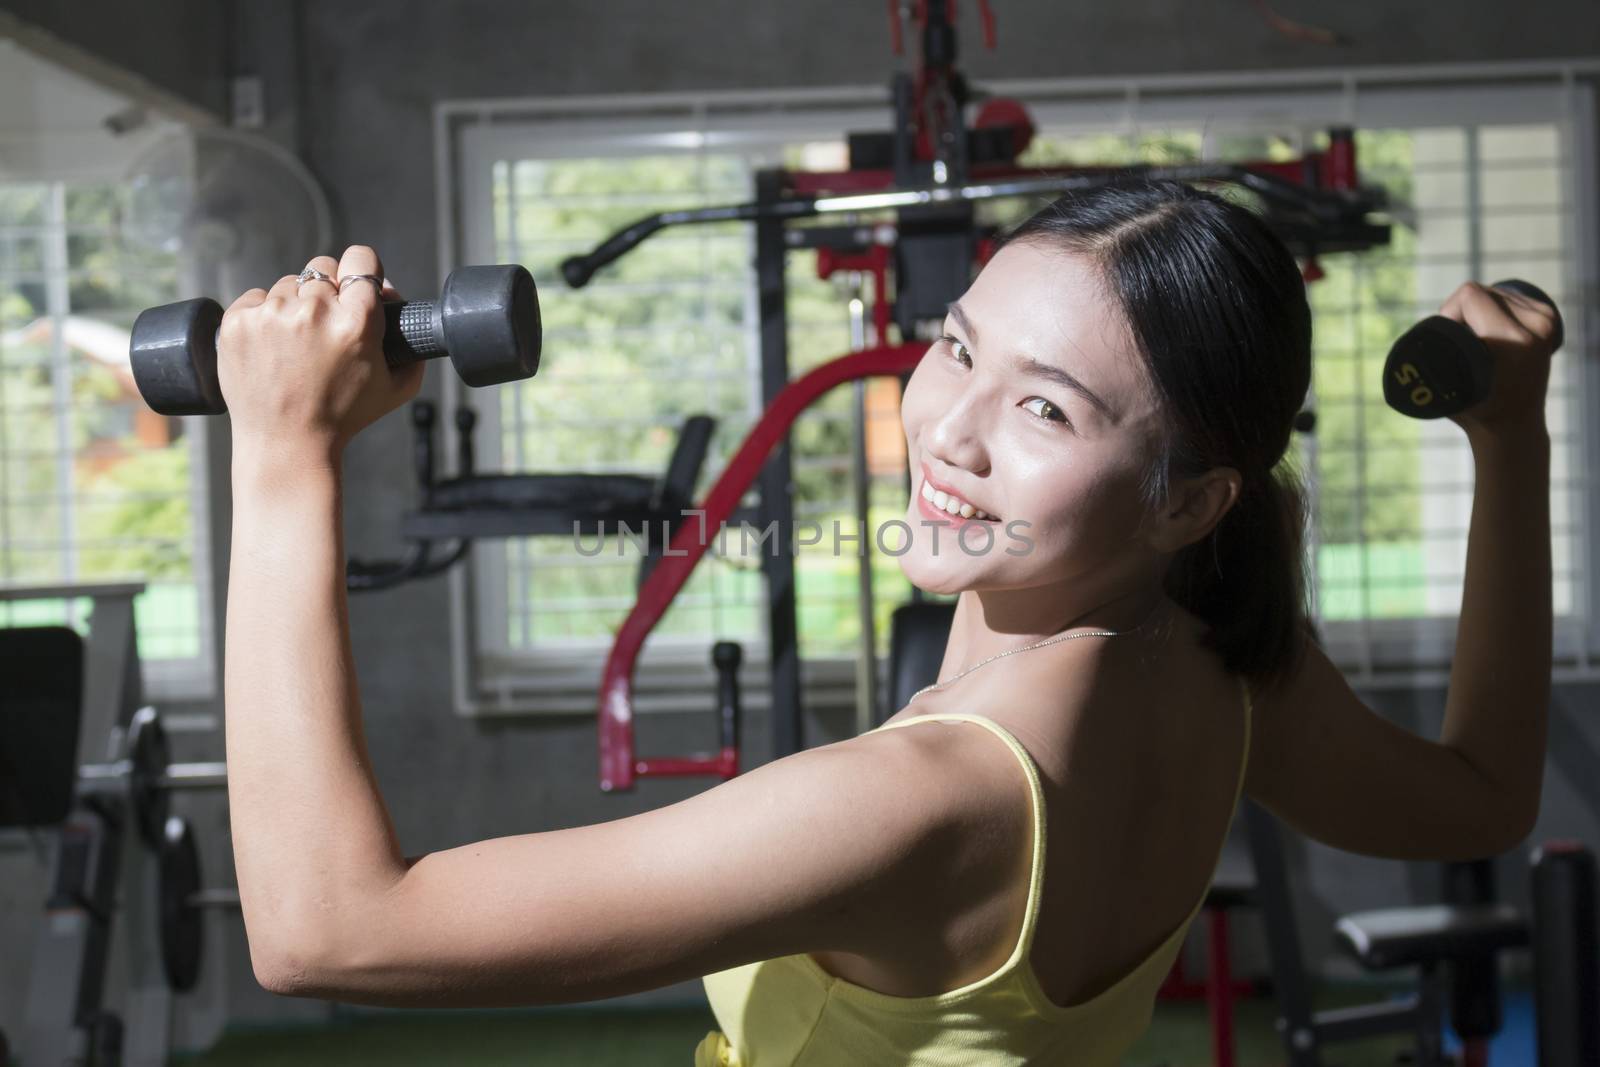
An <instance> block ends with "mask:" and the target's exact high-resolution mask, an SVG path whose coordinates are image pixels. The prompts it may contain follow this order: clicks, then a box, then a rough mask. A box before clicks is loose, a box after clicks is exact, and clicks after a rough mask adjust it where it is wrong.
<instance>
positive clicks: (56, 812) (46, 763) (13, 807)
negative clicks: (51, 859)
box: [0, 626, 83, 826]
mask: <svg viewBox="0 0 1600 1067" xmlns="http://www.w3.org/2000/svg"><path fill="white" fill-rule="evenodd" d="M0 679H3V681H0V826H58V825H60V824H61V823H62V822H65V821H66V818H67V814H68V813H69V812H70V811H71V810H72V791H73V787H74V786H75V785H76V784H77V779H78V769H77V766H76V763H77V759H78V722H79V718H80V717H81V712H82V705H83V639H82V638H80V637H79V636H78V635H77V633H76V632H75V631H73V630H70V629H68V628H66V627H64V626H39V627H18V628H16V629H8V630H7V629H0Z"/></svg>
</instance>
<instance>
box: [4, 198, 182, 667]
mask: <svg viewBox="0 0 1600 1067" xmlns="http://www.w3.org/2000/svg"><path fill="white" fill-rule="evenodd" d="M119 211H120V199H119V196H118V190H117V188H116V186H114V185H113V184H111V183H108V182H103V181H100V182H88V181H80V182H62V181H55V182H48V181H45V182H27V183H7V184H3V185H0V582H5V583H8V584H50V583H66V582H86V581H95V580H98V579H107V580H110V579H126V578H138V579H141V580H144V581H146V582H147V583H148V588H147V589H146V591H145V592H144V593H143V594H142V595H141V596H140V597H139V598H138V599H137V600H136V602H135V611H136V613H137V619H138V625H139V645H140V654H141V658H142V659H144V660H145V661H146V663H147V665H148V666H150V667H152V668H153V669H154V673H155V674H156V675H157V676H166V677H178V676H182V675H183V674H184V673H185V672H188V673H193V674H196V675H199V674H205V673H207V670H208V669H207V668H206V667H205V666H204V661H205V660H206V659H207V657H208V650H209V647H210V635H209V633H208V623H207V618H208V608H207V606H206V604H207V601H208V591H207V590H204V589H202V588H201V586H200V584H199V583H197V581H196V575H197V573H200V572H201V571H203V569H204V568H203V567H197V565H196V560H197V559H203V557H204V547H203V540H204V526H205V524H204V515H205V500H204V487H203V484H201V482H202V481H203V480H202V479H198V478H191V471H195V470H201V469H203V464H202V462H201V454H200V450H199V448H198V446H197V440H196V439H195V435H194V434H192V433H191V432H188V431H189V430H190V427H189V426H188V425H186V424H185V423H184V422H183V421H180V420H176V419H166V418H162V417H161V416H157V415H155V414H154V413H153V412H151V411H150V410H149V409H148V408H146V407H145V405H144V403H143V402H142V401H141V400H140V398H139V395H138V391H137V390H136V389H135V387H134V384H133V380H132V376H131V374H130V372H129V370H128V339H129V329H130V327H131V325H132V322H133V319H134V317H135V316H136V315H137V314H138V312H139V310H140V309H141V308H143V307H145V306H148V305H149V304H152V303H161V302H165V301H168V300H171V299H173V298H174V297H175V296H176V294H177V281H176V270H177V265H176V259H177V257H176V255H175V254H174V253H171V252H164V251H157V250H151V249H148V248H142V247H130V246H129V245H128V244H126V243H125V242H124V241H123V240H122V238H121V234H120V227H119V225H118V222H119ZM85 607H86V604H85V603H84V602H80V601H75V600H66V601H53V602H52V601H28V602H20V603H11V602H0V625H24V624H34V623H44V622H67V623H69V624H72V625H76V626H79V627H81V626H83V625H85V624H86V617H85V615H84V609H85ZM207 676H209V675H208V674H207Z"/></svg>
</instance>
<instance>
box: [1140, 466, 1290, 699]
mask: <svg viewBox="0 0 1600 1067" xmlns="http://www.w3.org/2000/svg"><path fill="white" fill-rule="evenodd" d="M1305 520H1306V498H1305V491H1304V490H1303V489H1302V488H1301V484H1300V480H1299V477H1298V476H1297V475H1296V473H1295V472H1294V470H1293V468H1292V467H1289V466H1287V465H1285V464H1280V465H1279V467H1278V468H1277V469H1275V470H1273V471H1271V472H1269V473H1267V474H1265V475H1260V474H1257V475H1253V476H1247V477H1246V478H1245V479H1244V483H1243V485H1242V487H1241V491H1240V495H1239V499H1238V500H1237V501H1235V502H1234V505H1233V507H1232V508H1230V509H1229V510H1228V512H1227V514H1225V515H1224V516H1223V517H1222V520H1221V521H1220V522H1218V523H1217V525H1216V526H1215V527H1214V528H1213V529H1212V531H1211V532H1210V534H1208V535H1207V536H1206V537H1203V538H1201V539H1200V540H1199V541H1196V542H1194V543H1193V544H1190V545H1186V546H1185V547H1184V548H1183V549H1181V550H1180V551H1179V552H1178V554H1177V555H1176V556H1174V557H1173V560H1172V564H1171V567H1170V569H1169V570H1168V571H1167V581H1166V591H1167V595H1168V596H1170V597H1172V599H1173V600H1174V601H1176V602H1177V603H1178V604H1179V605H1181V606H1182V607H1183V608H1185V609H1186V610H1188V611H1190V612H1192V613H1193V614H1195V615H1196V616H1198V617H1199V618H1201V619H1203V620H1204V621H1205V622H1206V623H1207V624H1208V626H1209V627H1210V630H1209V632H1208V633H1207V634H1206V637H1205V642H1206V644H1207V645H1208V646H1209V647H1210V648H1212V649H1214V650H1215V651H1216V652H1217V654H1218V655H1219V656H1221V658H1222V661H1223V663H1224V665H1226V667H1227V669H1228V670H1230V671H1232V672H1234V673H1236V674H1243V675H1245V676H1247V677H1249V678H1250V679H1251V680H1252V681H1261V682H1267V681H1269V680H1271V679H1272V678H1274V677H1278V676H1281V675H1284V674H1287V673H1289V672H1290V671H1291V670H1292V669H1293V667H1294V665H1295V662H1296V658H1297V654H1298V653H1299V652H1300V650H1301V648H1302V647H1303V646H1302V645H1301V635H1302V633H1303V632H1304V630H1305V629H1306V627H1307V625H1308V620H1307V607H1306V599H1305V595H1306V583H1305V557H1304V553H1305V537H1304V530H1305Z"/></svg>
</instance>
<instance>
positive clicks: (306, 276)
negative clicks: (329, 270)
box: [295, 267, 339, 289]
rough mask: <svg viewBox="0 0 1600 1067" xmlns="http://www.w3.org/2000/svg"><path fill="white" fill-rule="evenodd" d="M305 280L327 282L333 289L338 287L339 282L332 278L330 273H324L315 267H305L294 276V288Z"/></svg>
mask: <svg viewBox="0 0 1600 1067" xmlns="http://www.w3.org/2000/svg"><path fill="white" fill-rule="evenodd" d="M306 282H329V283H330V284H332V285H333V287H334V289H338V288H339V283H338V282H336V281H334V280H333V276H332V275H329V274H324V273H322V272H321V271H320V270H318V269H317V268H315V267H307V268H306V269H305V270H303V271H301V272H300V273H299V274H298V275H297V276H296V277H295V288H297V289H298V288H299V287H300V286H302V285H304V284H305V283H306Z"/></svg>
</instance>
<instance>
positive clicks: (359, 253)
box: [338, 245, 383, 308]
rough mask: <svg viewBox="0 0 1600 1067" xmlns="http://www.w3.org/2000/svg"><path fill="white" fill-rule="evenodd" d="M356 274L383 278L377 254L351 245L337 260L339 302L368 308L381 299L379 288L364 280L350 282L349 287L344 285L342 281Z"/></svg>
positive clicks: (368, 249) (363, 246)
mask: <svg viewBox="0 0 1600 1067" xmlns="http://www.w3.org/2000/svg"><path fill="white" fill-rule="evenodd" d="M358 274H359V275H365V276H367V277H372V278H382V277H383V263H382V262H381V261H380V260H379V259H378V253H376V252H374V251H373V250H372V249H371V248H368V247H367V246H366V245H351V246H350V247H349V248H347V249H345V250H344V255H343V256H342V257H341V258H340V260H339V267H338V276H339V279H340V282H339V302H340V303H341V304H349V305H350V306H352V307H360V308H370V307H372V306H373V305H375V304H377V303H378V301H379V299H380V298H381V297H382V293H381V292H380V291H379V290H380V287H379V286H377V285H373V284H371V283H370V282H367V281H364V280H360V281H357V280H352V281H351V283H350V284H349V285H345V284H344V279H346V278H351V277H352V276H353V275H358Z"/></svg>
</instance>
